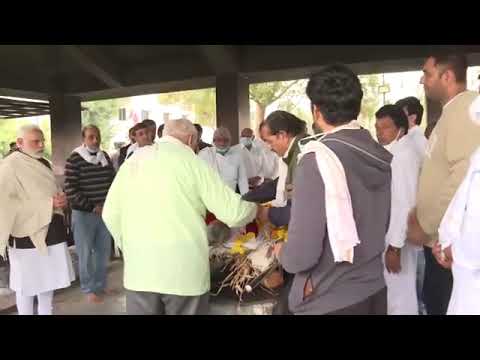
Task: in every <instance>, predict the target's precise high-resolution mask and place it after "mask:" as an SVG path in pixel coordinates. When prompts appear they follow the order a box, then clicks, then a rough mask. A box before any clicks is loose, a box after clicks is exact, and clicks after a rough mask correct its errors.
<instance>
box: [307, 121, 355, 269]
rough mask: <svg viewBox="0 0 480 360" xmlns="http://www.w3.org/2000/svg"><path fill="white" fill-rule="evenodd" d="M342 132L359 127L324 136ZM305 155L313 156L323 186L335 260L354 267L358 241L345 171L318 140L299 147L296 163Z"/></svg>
mask: <svg viewBox="0 0 480 360" xmlns="http://www.w3.org/2000/svg"><path fill="white" fill-rule="evenodd" d="M343 129H354V130H358V129H360V126H359V125H358V123H357V122H356V121H355V120H354V121H352V122H350V123H349V124H347V125H344V126H341V127H338V128H336V129H333V130H332V131H330V132H328V133H326V134H325V135H327V134H331V133H334V132H337V131H340V130H343ZM322 138H323V137H322ZM308 153H315V158H316V160H317V166H318V170H319V172H320V174H321V176H322V179H323V182H324V184H325V210H326V217H327V230H328V237H329V240H330V247H331V248H332V252H333V258H334V261H335V262H344V261H347V262H349V263H352V264H353V255H354V254H353V252H354V247H355V246H357V245H358V244H360V239H359V238H358V233H357V226H356V223H355V219H354V217H353V207H352V198H351V196H350V190H349V189H348V184H347V178H346V175H345V169H344V168H343V165H342V163H341V162H340V160H339V159H338V157H337V155H335V153H334V152H333V151H332V150H330V149H329V148H328V146H326V145H325V144H323V143H322V142H321V139H319V140H317V141H315V140H313V141H310V142H309V143H307V144H306V145H305V146H304V147H302V152H301V153H300V155H299V157H298V161H300V160H301V158H302V157H303V156H304V155H305V154H308Z"/></svg>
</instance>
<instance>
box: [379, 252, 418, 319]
mask: <svg viewBox="0 0 480 360" xmlns="http://www.w3.org/2000/svg"><path fill="white" fill-rule="evenodd" d="M417 256H418V250H417V249H416V248H415V247H413V246H411V245H410V244H405V246H404V247H403V248H402V252H401V256H400V263H401V267H402V269H401V271H400V272H399V273H398V274H392V273H388V272H387V270H386V269H384V275H385V282H386V283H387V314H388V315H418V299H417V284H416V282H417Z"/></svg>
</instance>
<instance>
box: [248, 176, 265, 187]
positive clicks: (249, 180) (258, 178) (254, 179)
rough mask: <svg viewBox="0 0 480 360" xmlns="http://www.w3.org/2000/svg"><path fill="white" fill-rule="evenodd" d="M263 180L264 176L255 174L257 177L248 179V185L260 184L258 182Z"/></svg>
mask: <svg viewBox="0 0 480 360" xmlns="http://www.w3.org/2000/svg"><path fill="white" fill-rule="evenodd" d="M261 180H262V178H261V177H260V176H255V177H251V178H250V179H248V185H249V186H250V187H251V188H253V187H255V186H257V185H258V183H259V182H260V181H261Z"/></svg>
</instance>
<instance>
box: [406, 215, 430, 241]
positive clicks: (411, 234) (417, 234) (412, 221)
mask: <svg viewBox="0 0 480 360" xmlns="http://www.w3.org/2000/svg"><path fill="white" fill-rule="evenodd" d="M407 241H408V242H409V243H411V244H413V245H416V246H423V245H425V244H427V243H428V242H429V241H430V236H428V234H427V233H425V231H423V229H422V227H421V226H420V223H419V222H418V218H417V210H416V209H413V210H412V211H411V212H410V214H409V215H408V230H407Z"/></svg>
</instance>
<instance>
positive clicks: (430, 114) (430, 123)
mask: <svg viewBox="0 0 480 360" xmlns="http://www.w3.org/2000/svg"><path fill="white" fill-rule="evenodd" d="M426 105H427V109H426V110H427V128H426V129H425V136H426V137H427V139H428V138H429V137H430V134H431V133H432V131H433V129H434V127H435V125H436V124H437V121H438V119H439V118H440V116H441V115H442V105H441V104H440V103H439V102H436V101H432V100H430V99H428V98H427V102H426Z"/></svg>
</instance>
